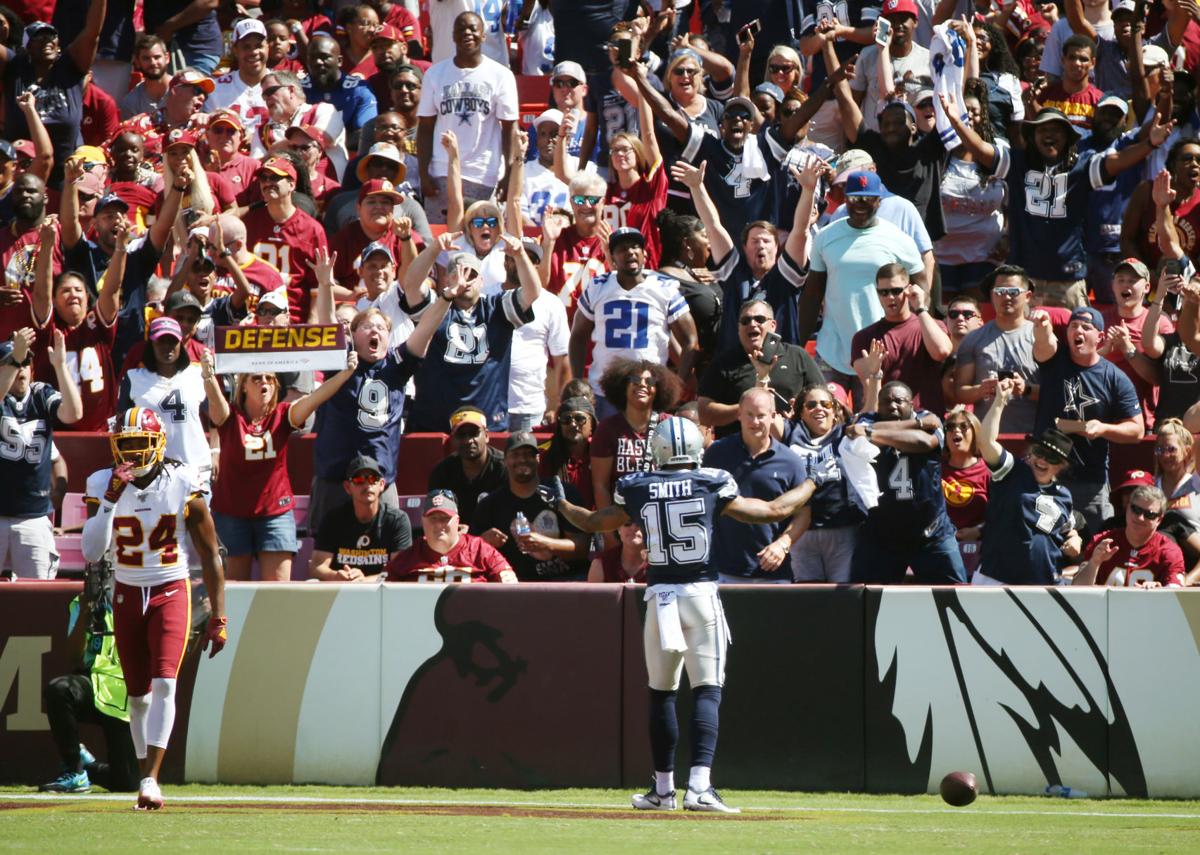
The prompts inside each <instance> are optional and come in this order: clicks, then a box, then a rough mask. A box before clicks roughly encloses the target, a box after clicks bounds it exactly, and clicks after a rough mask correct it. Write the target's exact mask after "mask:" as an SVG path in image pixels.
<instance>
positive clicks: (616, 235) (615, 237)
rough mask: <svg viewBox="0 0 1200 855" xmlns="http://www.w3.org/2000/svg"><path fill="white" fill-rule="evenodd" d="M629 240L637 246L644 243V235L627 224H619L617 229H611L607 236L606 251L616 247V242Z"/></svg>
mask: <svg viewBox="0 0 1200 855" xmlns="http://www.w3.org/2000/svg"><path fill="white" fill-rule="evenodd" d="M627 240H631V241H633V242H635V243H636V244H637V245H638V246H645V245H646V236H645V235H644V234H642V233H641V232H640V231H638V230H637V229H634V228H630V227H629V226H621V228H619V229H613V233H612V234H611V235H610V236H609V238H608V251H609V252H612V251H613V250H614V249H616V247H617V244H618V243H622V242H624V241H627Z"/></svg>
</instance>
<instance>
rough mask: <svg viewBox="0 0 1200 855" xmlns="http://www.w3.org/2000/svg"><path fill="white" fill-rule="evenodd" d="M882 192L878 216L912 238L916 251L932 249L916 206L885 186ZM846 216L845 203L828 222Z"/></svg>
mask: <svg viewBox="0 0 1200 855" xmlns="http://www.w3.org/2000/svg"><path fill="white" fill-rule="evenodd" d="M883 192H884V193H885V194H886V195H884V197H883V198H882V199H880V200H879V218H880V219H881V220H887V221H888V222H889V223H891V224H892V225H894V226H896V227H897V228H899V229H900V231H902V232H904V233H905V234H906V235H908V236H909V237H910V238H912V239H913V243H915V244H916V245H917V252H919V253H921V254H922V255H924V254H925V253H927V252H930V251H932V250H933V241H931V240H930V239H929V229H927V228H925V221H924V220H922V219H921V215H920V214H919V213H917V206H916V205H914V204H913V203H912V202H910V201H908V200H907V199H905V198H904V197H903V196H897V195H895V194H894V193H892V192H891V191H890V190H888V189H887V188H886V187H885V188H884V190H883ZM848 216H850V211H849V210H848V209H847V208H846V206H845V205H842V206H840V207H839V208H838V209H837V211H836V212H835V213H834V215H833V216H832V217H830V219H829V222H831V223H836V222H837V221H838V220H844V219H846V217H848Z"/></svg>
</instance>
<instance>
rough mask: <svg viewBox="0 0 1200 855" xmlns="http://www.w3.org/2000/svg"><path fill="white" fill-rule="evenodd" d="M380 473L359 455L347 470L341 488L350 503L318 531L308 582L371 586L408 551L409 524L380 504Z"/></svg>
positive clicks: (369, 459)
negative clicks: (358, 583) (388, 565)
mask: <svg viewBox="0 0 1200 855" xmlns="http://www.w3.org/2000/svg"><path fill="white" fill-rule="evenodd" d="M386 486H387V483H386V482H385V481H384V473H383V467H381V466H380V465H379V463H378V462H377V461H376V460H375V458H373V457H370V456H368V455H365V454H360V455H358V456H357V457H355V458H354V459H353V460H351V461H350V464H349V465H348V466H347V467H346V480H345V481H343V482H342V487H343V489H345V491H346V495H348V496H349V497H350V502H349V504H346V505H343V506H342V507H340V508H338V509H337V510H335V511H333V512H332V513H330V514H329V515H328V517H327V518H326V519H325V521H324V522H323V523H322V524H321V528H320V529H319V530H318V531H317V536H316V540H315V542H314V544H313V555H312V564H311V565H310V568H309V576H310V577H311V578H313V579H320V580H321V581H322V582H372V581H375V580H377V579H378V578H379V574H380V573H382V572H383V571H384V569H385V568H386V566H387V563H388V562H389V561H391V560H392V559H393V558H395V557H396V556H397V555H399V554H400V553H401V552H403V551H404V550H406V549H408V548H409V547H410V546H411V545H412V524H411V523H410V522H409V521H408V515H407V514H405V513H404V512H403V511H401V510H400V509H399V508H396V507H393V506H392V505H389V504H387V503H386V502H383V501H382V500H381V497H382V495H383V491H384V488H385V487H386Z"/></svg>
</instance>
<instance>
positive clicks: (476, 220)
mask: <svg viewBox="0 0 1200 855" xmlns="http://www.w3.org/2000/svg"><path fill="white" fill-rule="evenodd" d="M471 225H472V226H474V227H475V228H477V229H481V228H483V227H484V226H487V227H488V228H489V229H494V228H496V226H498V225H500V220H499V218H498V217H471Z"/></svg>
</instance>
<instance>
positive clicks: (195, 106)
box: [118, 68, 217, 158]
mask: <svg viewBox="0 0 1200 855" xmlns="http://www.w3.org/2000/svg"><path fill="white" fill-rule="evenodd" d="M216 85H217V84H216V82H215V81H214V80H213V79H212V78H211V77H209V76H208V75H206V74H202V73H201V72H199V71H197V70H196V69H194V68H185V69H183V70H182V71H180V72H178V73H176V74H175V76H174V77H172V78H171V83H170V85H169V87H168V88H167V95H166V99H165V100H164V101H163V105H162V107H161V108H160V109H157V110H151V111H150V112H148V113H139V114H138V115H136V116H134V117H133V118H131V119H128V120H127V121H124V122H122V123H121V125H120V127H119V128H118V130H119V131H126V132H131V133H136V134H139V135H140V136H141V137H142V139H143V140H145V146H144V148H145V153H146V154H147V155H150V156H153V157H155V158H157V157H158V156H159V155H161V154H162V150H163V141H164V140H165V139H166V137H167V136H168V135H170V133H171V131H173V130H175V129H177V128H187V127H189V126H190V125H191V124H192V120H193V118H195V117H196V116H199V115H200V114H202V113H203V112H204V107H205V102H206V101H207V100H208V96H209V95H211V94H212V93H213V89H214V88H215V87H216Z"/></svg>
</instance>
